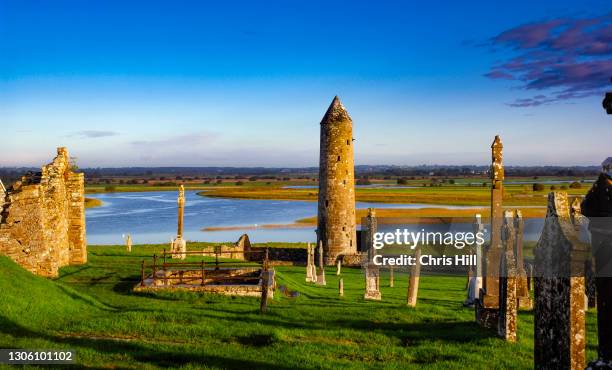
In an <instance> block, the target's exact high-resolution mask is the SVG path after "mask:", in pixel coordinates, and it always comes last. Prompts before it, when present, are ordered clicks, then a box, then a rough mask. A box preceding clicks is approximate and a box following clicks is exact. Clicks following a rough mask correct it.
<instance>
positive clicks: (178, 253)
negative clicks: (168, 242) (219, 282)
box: [172, 185, 187, 259]
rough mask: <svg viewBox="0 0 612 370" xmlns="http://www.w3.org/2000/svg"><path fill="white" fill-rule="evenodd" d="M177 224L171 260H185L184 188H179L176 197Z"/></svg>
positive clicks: (181, 186)
mask: <svg viewBox="0 0 612 370" xmlns="http://www.w3.org/2000/svg"><path fill="white" fill-rule="evenodd" d="M177 203H178V222H177V230H176V239H174V241H173V242H172V252H173V253H172V258H178V259H185V258H186V257H187V254H186V253H185V252H187V242H186V241H185V240H184V239H183V217H184V213H185V187H184V186H183V185H180V186H179V195H178V200H177Z"/></svg>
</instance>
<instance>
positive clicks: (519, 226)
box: [513, 209, 533, 310]
mask: <svg viewBox="0 0 612 370" xmlns="http://www.w3.org/2000/svg"><path fill="white" fill-rule="evenodd" d="M513 223H514V230H515V233H514V236H515V242H514V247H513V249H514V256H515V258H516V278H517V280H516V298H517V300H518V307H519V308H522V309H528V310H529V309H531V308H533V302H532V301H531V296H530V295H529V285H528V283H527V271H526V270H525V259H524V257H523V235H524V231H525V221H524V220H523V214H522V213H521V211H520V210H518V209H517V210H515V211H514V220H513Z"/></svg>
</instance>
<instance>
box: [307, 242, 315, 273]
mask: <svg viewBox="0 0 612 370" xmlns="http://www.w3.org/2000/svg"><path fill="white" fill-rule="evenodd" d="M313 267H314V256H313V253H312V246H311V245H310V243H308V246H307V247H306V282H307V283H314V282H316V281H317V275H316V273H313V272H314V271H315V269H313Z"/></svg>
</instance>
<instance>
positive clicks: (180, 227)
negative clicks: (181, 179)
mask: <svg viewBox="0 0 612 370" xmlns="http://www.w3.org/2000/svg"><path fill="white" fill-rule="evenodd" d="M177 203H178V223H177V229H176V238H177V239H182V238H183V217H184V213H185V187H184V186H183V185H180V186H179V196H178V201H177Z"/></svg>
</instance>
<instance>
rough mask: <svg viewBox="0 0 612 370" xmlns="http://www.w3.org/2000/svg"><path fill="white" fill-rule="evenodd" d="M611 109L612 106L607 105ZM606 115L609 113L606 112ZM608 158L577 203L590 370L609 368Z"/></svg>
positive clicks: (611, 184)
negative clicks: (586, 272)
mask: <svg viewBox="0 0 612 370" xmlns="http://www.w3.org/2000/svg"><path fill="white" fill-rule="evenodd" d="M611 106H612V105H611ZM608 113H610V111H609V112H608ZM611 193H612V157H610V158H607V159H606V160H604V161H603V163H602V172H601V174H600V175H599V178H598V179H597V181H596V182H595V183H594V184H593V186H592V188H591V189H590V190H589V192H588V193H587V195H586V197H585V199H584V201H583V202H582V204H581V211H582V215H584V216H586V217H587V218H588V219H589V231H590V232H591V252H592V259H593V260H594V269H595V272H594V275H595V278H594V280H595V287H596V291H597V292H596V302H597V337H598V351H597V352H598V358H597V359H596V360H594V361H591V362H590V363H589V367H590V368H593V369H612V263H611V262H612V197H611V196H610V194H611Z"/></svg>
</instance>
